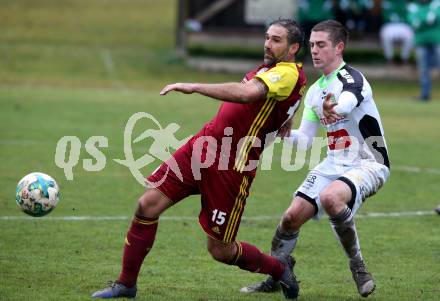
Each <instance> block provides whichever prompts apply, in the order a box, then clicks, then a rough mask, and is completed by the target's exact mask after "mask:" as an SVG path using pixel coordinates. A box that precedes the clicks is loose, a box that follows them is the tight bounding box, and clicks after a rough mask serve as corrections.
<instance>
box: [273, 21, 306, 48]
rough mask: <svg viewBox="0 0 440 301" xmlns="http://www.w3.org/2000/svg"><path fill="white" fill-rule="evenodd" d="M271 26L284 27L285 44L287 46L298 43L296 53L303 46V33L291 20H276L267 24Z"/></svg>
mask: <svg viewBox="0 0 440 301" xmlns="http://www.w3.org/2000/svg"><path fill="white" fill-rule="evenodd" d="M272 25H280V26H282V27H284V28H285V29H286V30H287V42H288V43H289V45H292V44H295V43H298V44H299V48H298V51H299V50H300V49H301V47H302V45H303V44H304V31H303V30H302V28H301V26H300V25H299V24H298V23H297V22H295V21H294V20H292V19H278V20H275V21H273V22H272V23H270V24H269V26H272Z"/></svg>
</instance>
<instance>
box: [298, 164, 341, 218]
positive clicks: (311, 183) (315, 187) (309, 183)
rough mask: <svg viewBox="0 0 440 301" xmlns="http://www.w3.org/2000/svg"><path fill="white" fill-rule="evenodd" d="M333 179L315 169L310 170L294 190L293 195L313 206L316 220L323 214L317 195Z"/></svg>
mask: <svg viewBox="0 0 440 301" xmlns="http://www.w3.org/2000/svg"><path fill="white" fill-rule="evenodd" d="M334 180H335V178H332V177H328V176H324V175H323V174H321V173H319V172H317V171H316V170H312V171H311V172H309V174H308V175H307V177H306V179H305V180H304V182H303V183H302V184H301V185H300V186H299V188H298V190H297V191H296V192H295V197H301V198H302V199H304V200H306V201H307V202H309V203H310V204H311V205H312V206H313V207H314V216H313V218H314V219H317V220H318V219H320V218H321V217H322V215H323V214H324V209H323V207H322V204H321V200H320V198H319V195H320V193H321V191H322V190H324V189H325V188H326V187H327V186H328V185H330V183H331V182H333V181H334Z"/></svg>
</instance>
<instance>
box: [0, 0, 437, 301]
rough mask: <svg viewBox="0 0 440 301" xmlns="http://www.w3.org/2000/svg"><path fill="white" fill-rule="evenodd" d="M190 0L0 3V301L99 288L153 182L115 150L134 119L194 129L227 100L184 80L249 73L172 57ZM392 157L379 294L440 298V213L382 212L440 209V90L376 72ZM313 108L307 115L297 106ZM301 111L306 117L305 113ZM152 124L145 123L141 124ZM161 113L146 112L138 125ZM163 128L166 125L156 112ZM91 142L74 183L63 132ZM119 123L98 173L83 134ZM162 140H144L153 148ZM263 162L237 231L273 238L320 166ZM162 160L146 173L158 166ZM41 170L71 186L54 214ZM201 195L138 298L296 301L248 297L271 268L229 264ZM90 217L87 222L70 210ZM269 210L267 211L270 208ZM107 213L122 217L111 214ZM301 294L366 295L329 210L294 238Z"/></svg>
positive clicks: (185, 210)
mask: <svg viewBox="0 0 440 301" xmlns="http://www.w3.org/2000/svg"><path fill="white" fill-rule="evenodd" d="M175 6H176V5H175V1H168V0H165V1H152V0H151V1H140V0H139V1H136V0H129V1H117V0H107V1H104V0H91V1H80V0H75V1H74V0H70V1H67V0H66V1H55V0H51V1H50V0H44V1H43V0H38V1H31V0H28V1H24V0H20V1H13V0H10V1H7V0H3V1H0V28H1V30H0V127H1V128H2V129H3V130H2V131H1V132H0V158H1V163H0V183H1V185H0V300H88V299H89V296H90V294H91V293H92V292H93V291H94V290H96V289H98V288H101V287H103V286H104V285H105V284H106V281H107V280H113V279H115V277H117V275H118V273H119V269H120V260H121V251H122V245H123V238H124V236H125V233H126V230H127V227H128V225H129V223H130V220H129V219H130V216H131V214H132V212H133V209H134V207H135V204H136V200H137V197H138V196H139V195H140V194H141V193H142V191H143V188H142V186H141V185H140V184H139V183H137V182H136V180H135V179H134V178H133V176H132V175H131V173H130V171H129V170H128V169H127V168H126V167H124V166H121V165H119V164H117V163H116V162H115V161H114V160H113V159H121V158H123V157H124V148H123V147H124V143H123V131H124V127H125V124H126V122H127V120H128V118H129V117H130V116H131V115H132V114H134V113H136V112H148V113H150V114H152V115H153V116H154V117H156V118H157V119H158V120H159V121H160V123H161V124H162V126H165V125H167V124H169V123H171V122H175V123H177V124H179V125H181V129H180V130H179V131H178V134H177V136H178V138H180V139H182V138H184V137H186V136H188V135H190V134H192V133H194V132H195V131H196V130H198V129H199V128H200V127H201V126H202V125H203V124H204V122H206V121H207V120H209V119H210V118H211V117H212V116H213V114H214V113H215V112H216V109H217V108H218V105H219V103H218V102H214V101H210V100H208V99H206V98H204V97H201V96H195V95H191V96H184V95H179V94H170V95H169V96H167V97H159V95H158V93H159V91H160V89H161V87H162V86H163V85H165V84H167V83H169V82H174V81H209V82H219V81H226V80H228V81H238V80H240V79H241V75H239V74H238V75H237V74H232V75H231V74H207V73H201V72H197V71H194V70H188V69H186V68H185V66H184V65H183V64H182V62H180V61H178V60H176V59H175V58H174V57H173V54H172V47H173V38H174V32H173V26H174V23H175V20H174V14H175V11H174V8H175ZM372 86H373V89H374V93H375V99H376V102H377V104H378V106H379V109H380V111H381V114H382V120H383V123H384V127H385V132H386V137H387V143H388V146H389V151H390V158H391V162H392V174H391V177H390V179H389V181H388V182H387V184H386V185H385V186H384V188H383V189H382V190H381V191H380V192H379V193H378V194H377V195H376V196H374V197H372V198H371V199H369V200H368V201H367V203H366V204H365V206H364V207H363V208H362V209H361V210H360V212H359V218H358V219H357V224H358V231H359V235H360V239H361V246H362V251H363V254H364V257H365V258H366V260H367V263H368V267H369V269H370V270H371V272H372V273H373V274H374V276H375V279H376V282H377V291H376V292H375V293H374V295H373V296H371V297H369V298H368V299H371V300H408V301H412V300H439V298H440V297H439V296H440V236H439V235H438V233H439V228H440V218H439V217H438V216H435V215H433V214H426V215H421V216H415V215H404V216H398V217H390V216H388V215H384V216H378V217H372V216H371V215H368V214H374V213H385V214H386V213H394V212H415V211H422V212H433V208H434V207H436V206H437V204H438V203H440V197H439V196H440V185H439V180H440V157H439V156H438V153H439V150H440V142H439V139H438V138H439V133H438V132H439V129H440V121H439V117H438V116H440V88H439V85H438V82H437V83H436V90H435V91H434V101H432V102H431V103H429V104H420V103H416V102H413V101H411V97H412V96H414V95H416V94H417V83H413V82H394V81H391V80H386V81H373V82H372ZM297 119H299V118H297ZM297 121H298V120H297ZM142 126H144V128H142ZM147 126H148V125H147V124H146V123H145V124H144V123H142V124H141V125H138V129H137V130H138V131H141V130H142V129H146V127H147ZM150 126H151V125H150ZM67 135H70V136H77V137H78V138H79V139H80V141H81V142H82V148H81V155H80V160H79V163H78V164H77V165H76V166H75V167H74V168H73V176H74V179H73V181H68V180H66V178H65V176H64V172H63V170H62V169H61V168H59V167H57V165H56V164H55V159H54V157H55V149H56V145H57V142H58V140H59V139H60V138H61V137H63V136H67ZM90 136H105V137H107V138H108V147H107V148H102V149H101V150H102V152H103V153H104V154H105V156H106V158H107V161H106V165H105V168H104V169H102V170H100V171H98V172H88V171H86V170H84V168H83V165H82V164H83V159H89V158H91V157H90V155H89V154H88V153H87V152H86V151H85V148H84V144H85V142H86V140H87V139H88V138H89V137H90ZM147 148H148V144H147V143H145V144H142V145H138V146H136V147H135V148H134V150H135V157H136V158H138V157H140V156H142V154H143V153H144V152H145V151H146V150H147ZM275 154H276V155H275V156H274V161H273V168H272V170H271V171H260V172H259V175H258V176H257V178H256V180H255V181H254V184H253V187H252V191H251V196H250V197H249V199H248V205H247V208H246V211H245V214H244V220H243V222H242V224H241V227H240V232H239V234H238V239H239V240H245V241H249V242H252V243H253V244H255V245H257V246H258V247H260V248H261V249H262V250H264V251H268V250H269V245H270V240H271V238H272V234H273V231H274V228H275V226H276V224H277V222H278V218H279V216H280V215H281V213H282V212H283V210H284V209H285V208H286V207H287V206H288V204H289V202H290V198H291V193H292V192H293V191H294V190H295V189H296V187H297V186H298V185H299V184H300V183H301V182H302V180H303V178H304V176H305V174H306V173H307V167H305V168H303V169H301V170H300V171H297V172H287V171H284V170H283V169H282V168H280V156H279V155H280V148H279V147H277V148H276V152H275ZM158 163H159V162H158V161H156V162H154V163H152V164H150V165H148V166H147V167H145V168H144V169H143V170H142V172H143V174H145V175H147V174H148V173H149V172H151V171H152V170H153V169H154V168H156V167H157V164H158ZM32 171H42V172H45V173H48V174H50V175H52V176H53V177H54V178H55V179H56V180H57V181H58V183H59V184H60V186H61V193H62V197H61V201H60V203H59V205H58V207H57V208H56V209H55V211H54V212H53V213H51V214H50V215H49V216H48V217H45V218H25V215H24V214H23V213H21V212H20V211H19V209H18V207H17V205H16V204H15V201H14V192H15V185H16V184H17V182H18V180H19V179H20V178H21V177H23V176H24V175H25V174H27V173H29V172H32ZM199 207H200V204H199V198H197V197H192V198H189V199H187V200H185V201H184V202H181V203H180V204H178V205H176V206H175V207H173V208H171V209H170V210H169V211H167V212H166V213H165V215H164V218H163V220H162V221H161V223H160V225H159V230H158V235H157V240H156V243H155V247H154V248H153V250H152V252H151V253H150V255H149V256H148V257H147V259H146V262H145V264H144V266H143V269H142V271H141V275H140V278H139V282H138V284H139V290H138V298H137V299H138V300H163V301H165V300H197V301H208V300H209V301H211V300H283V299H284V297H282V295H281V294H280V293H278V294H272V295H250V296H248V295H242V294H240V293H239V292H238V289H239V288H240V287H242V286H244V285H247V284H249V283H252V282H255V281H258V280H260V279H262V276H261V275H258V274H250V273H247V272H244V271H241V270H239V269H237V268H235V267H230V266H224V265H221V264H218V263H216V262H214V261H213V260H212V259H211V258H210V256H209V254H208V253H207V251H206V247H205V235H204V232H203V231H202V230H201V228H200V227H199V225H198V223H197V215H198V212H199ZM71 217H77V218H81V217H90V218H87V219H77V220H72V219H67V218H71ZM262 217H264V218H262ZM106 218H107V219H106ZM295 256H296V258H297V261H298V263H297V267H296V270H295V272H296V274H297V276H298V278H299V280H300V281H301V283H300V286H301V292H300V294H301V295H300V297H299V300H304V301H306V300H310V301H315V300H334V301H339V300H360V299H361V297H359V296H358V295H357V292H356V289H355V286H354V283H353V282H352V280H351V274H350V273H349V271H348V268H347V265H346V259H345V255H344V254H343V252H342V250H341V249H340V247H339V245H338V243H337V241H336V240H335V238H334V237H333V234H332V232H331V229H330V227H329V224H328V221H327V220H326V219H324V220H322V221H321V222H310V223H308V224H306V225H305V226H304V227H303V229H302V232H301V239H300V241H299V243H298V247H297V249H296V250H295Z"/></svg>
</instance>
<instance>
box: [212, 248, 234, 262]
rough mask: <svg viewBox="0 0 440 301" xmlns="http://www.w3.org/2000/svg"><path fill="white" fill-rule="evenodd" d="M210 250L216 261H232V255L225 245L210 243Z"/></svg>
mask: <svg viewBox="0 0 440 301" xmlns="http://www.w3.org/2000/svg"><path fill="white" fill-rule="evenodd" d="M208 252H209V254H211V256H212V258H214V259H215V260H216V261H219V262H223V263H229V262H230V261H231V257H232V256H230V254H229V252H228V250H227V249H225V248H223V247H219V246H217V245H208Z"/></svg>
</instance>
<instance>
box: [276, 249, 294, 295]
mask: <svg viewBox="0 0 440 301" xmlns="http://www.w3.org/2000/svg"><path fill="white" fill-rule="evenodd" d="M277 258H278V260H279V261H281V262H282V263H283V264H284V266H285V268H284V272H283V274H282V275H281V278H280V280H279V283H280V286H281V289H282V290H283V294H284V297H286V299H296V298H297V297H298V293H299V286H298V282H297V281H296V277H295V274H294V273H293V266H294V265H295V259H293V257H292V256H287V257H286V256H281V257H277Z"/></svg>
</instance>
